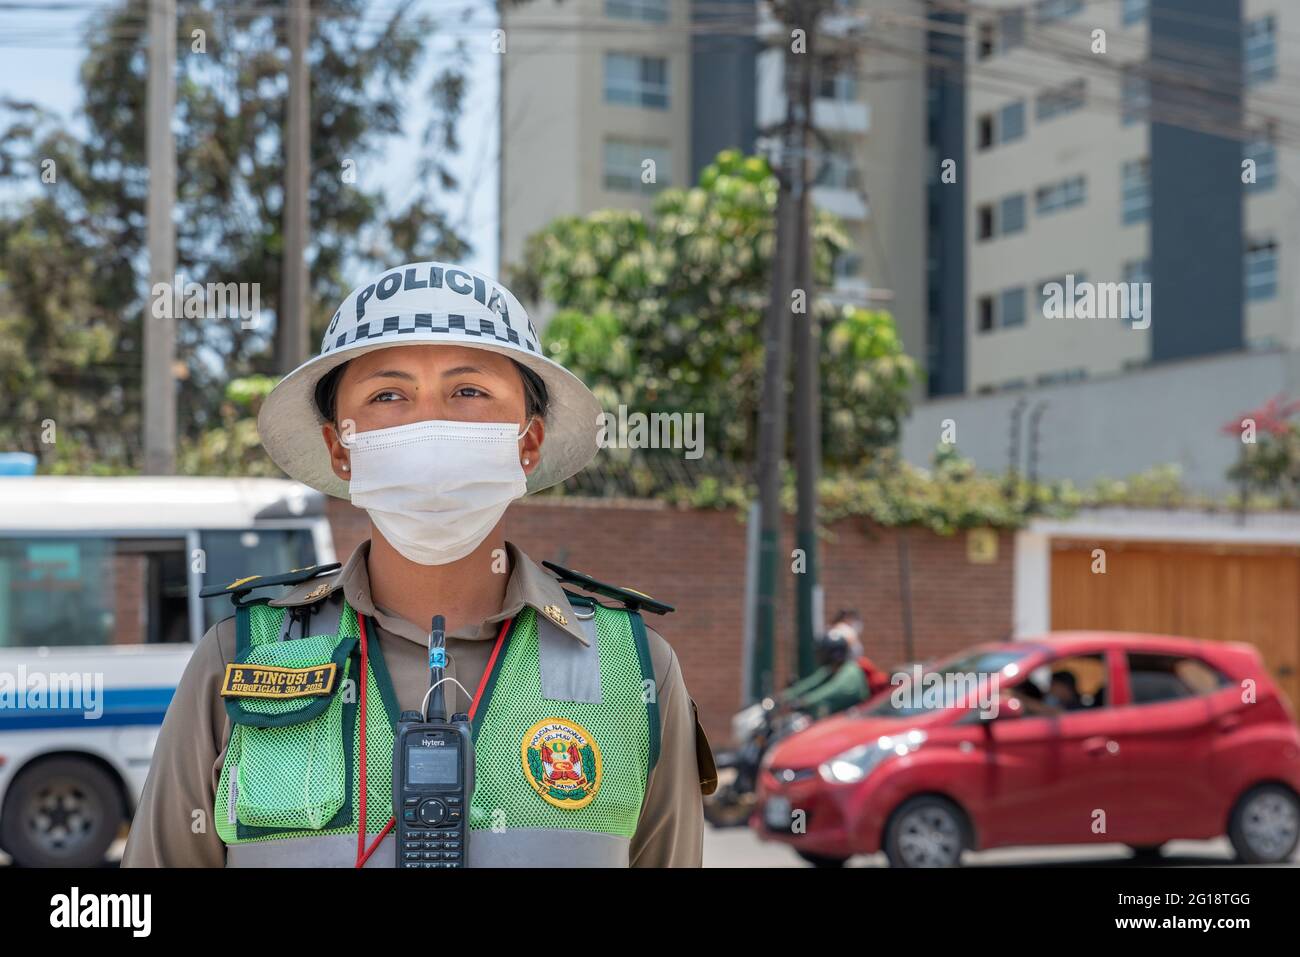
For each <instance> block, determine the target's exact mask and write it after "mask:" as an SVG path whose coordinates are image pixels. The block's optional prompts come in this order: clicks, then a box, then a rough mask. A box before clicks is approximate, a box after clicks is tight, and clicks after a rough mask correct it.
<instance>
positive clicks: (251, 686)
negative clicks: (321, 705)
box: [221, 661, 338, 699]
mask: <svg viewBox="0 0 1300 957" xmlns="http://www.w3.org/2000/svg"><path fill="white" fill-rule="evenodd" d="M337 677H338V665H336V664H334V662H332V661H331V662H328V663H326V664H323V665H315V666H313V667H310V668H280V667H277V666H275V665H247V664H246V665H240V664H233V663H232V664H228V665H226V675H225V678H224V679H223V680H222V682H221V696H222V697H223V698H281V699H288V698H315V697H319V696H321V695H327V694H330V693H331V692H332V691H333V690H334V681H335V679H336V678H337Z"/></svg>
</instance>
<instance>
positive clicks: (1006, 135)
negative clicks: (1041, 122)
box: [998, 100, 1025, 143]
mask: <svg viewBox="0 0 1300 957" xmlns="http://www.w3.org/2000/svg"><path fill="white" fill-rule="evenodd" d="M1024 135H1025V104H1024V101H1023V100H1017V101H1016V102H1015V103H1008V104H1007V105H1006V106H1004V107H1002V109H1000V110H998V142H999V143H1010V142H1011V141H1012V140H1018V139H1020V137H1022V136H1024Z"/></svg>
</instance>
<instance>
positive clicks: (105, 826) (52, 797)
mask: <svg viewBox="0 0 1300 957" xmlns="http://www.w3.org/2000/svg"><path fill="white" fill-rule="evenodd" d="M125 816H126V815H125V810H124V808H123V805H122V794H121V792H120V791H119V790H118V787H117V782H116V781H114V780H113V778H112V777H111V776H110V775H109V774H108V772H106V771H105V770H104V769H103V768H101V767H99V766H98V765H96V764H92V763H91V762H89V761H84V760H81V759H80V758H50V759H49V760H46V761H41V762H40V763H38V764H34V765H32V766H31V767H29V768H27V769H26V770H24V771H23V772H22V773H21V774H20V775H19V776H18V779H17V780H15V781H14V783H13V785H12V786H11V787H10V789H9V795H8V798H7V799H6V801H5V806H4V816H3V820H0V838H3V844H4V848H5V850H6V851H8V852H9V854H10V855H11V856H12V857H13V859H14V862H15V863H17V864H19V865H20V866H23V867H94V866H96V865H98V864H101V863H103V860H104V853H105V852H106V851H107V850H108V848H109V845H110V844H112V843H113V839H114V838H116V837H117V832H118V829H119V828H120V827H121V826H122V821H123V819H124V818H125Z"/></svg>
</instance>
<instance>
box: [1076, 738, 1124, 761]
mask: <svg viewBox="0 0 1300 957" xmlns="http://www.w3.org/2000/svg"><path fill="white" fill-rule="evenodd" d="M1083 751H1084V753H1085V754H1091V755H1093V756H1094V757H1101V756H1102V755H1106V754H1119V742H1118V741H1115V740H1113V739H1111V738H1107V737H1104V736H1102V735H1097V736H1096V737H1092V738H1084V741H1083Z"/></svg>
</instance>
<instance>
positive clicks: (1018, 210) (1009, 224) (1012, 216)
mask: <svg viewBox="0 0 1300 957" xmlns="http://www.w3.org/2000/svg"><path fill="white" fill-rule="evenodd" d="M998 220H999V222H998V232H999V233H1001V234H1002V235H1003V236H1010V235H1012V234H1013V233H1019V232H1023V231H1024V228H1025V194H1024V193H1013V194H1012V195H1010V196H1005V197H1003V199H1002V202H1001V203H1000V204H999V206H998Z"/></svg>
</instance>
